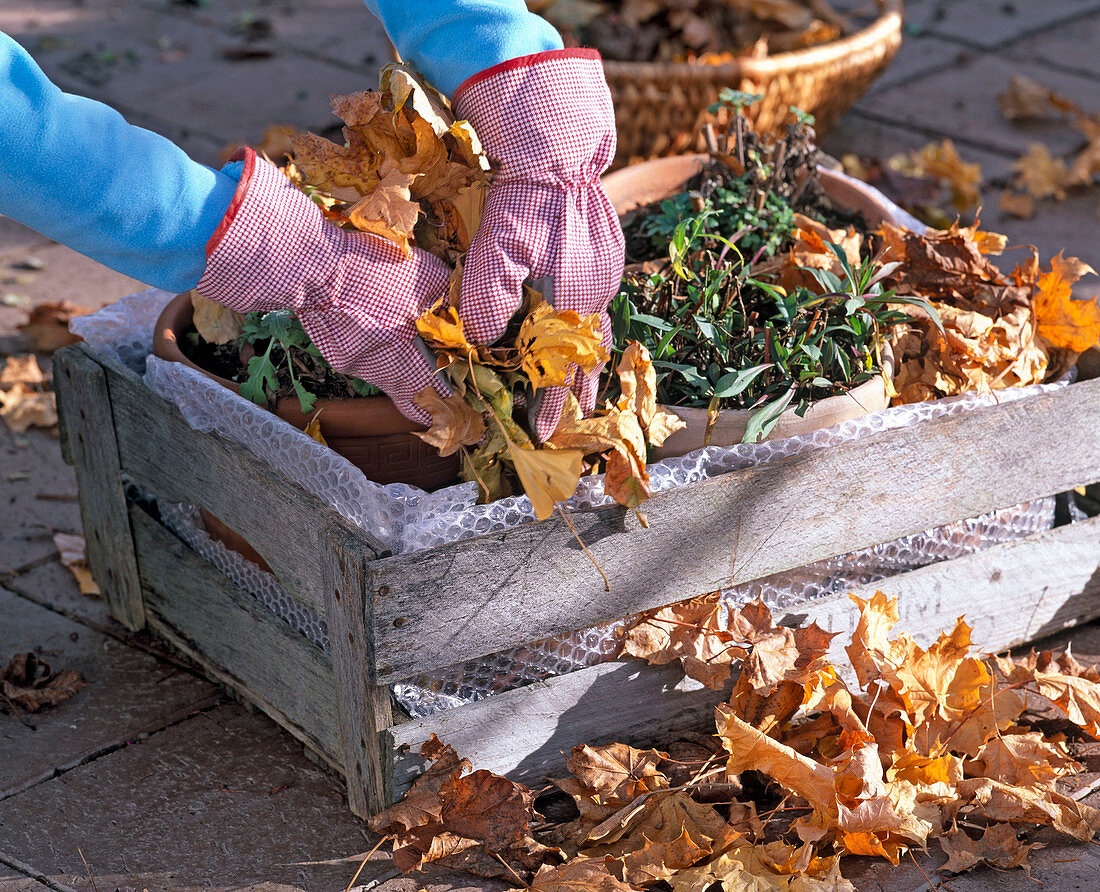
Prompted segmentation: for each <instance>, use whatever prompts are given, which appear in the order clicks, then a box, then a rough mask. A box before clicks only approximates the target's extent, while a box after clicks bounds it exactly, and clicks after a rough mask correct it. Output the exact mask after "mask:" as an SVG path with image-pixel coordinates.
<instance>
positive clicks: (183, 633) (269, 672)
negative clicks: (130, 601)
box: [130, 507, 343, 768]
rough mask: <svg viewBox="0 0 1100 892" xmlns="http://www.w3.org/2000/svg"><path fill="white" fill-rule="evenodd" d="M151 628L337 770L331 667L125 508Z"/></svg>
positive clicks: (179, 545)
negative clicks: (135, 549) (135, 550)
mask: <svg viewBox="0 0 1100 892" xmlns="http://www.w3.org/2000/svg"><path fill="white" fill-rule="evenodd" d="M130 514H131V518H132V522H133V525H134V532H135V538H136V541H137V543H138V560H139V568H140V573H141V581H142V587H143V589H144V591H145V597H146V602H147V604H148V609H149V616H150V625H152V626H153V628H155V629H156V630H157V631H158V632H161V633H162V634H165V636H166V637H168V638H169V640H170V641H172V643H173V644H175V645H177V646H178V647H180V648H181V649H182V650H183V651H184V652H186V653H187V654H188V655H189V656H191V657H192V658H193V659H195V660H196V661H197V662H199V663H200V664H202V666H203V667H204V668H205V669H206V670H207V671H208V672H210V674H212V675H213V676H214V677H215V678H217V679H218V680H219V681H223V682H225V683H226V684H228V685H229V686H230V687H232V688H235V689H236V690H237V691H238V692H239V693H241V694H242V695H243V696H244V697H245V699H247V700H249V701H250V702H252V703H254V704H256V705H257V706H259V707H260V708H261V709H263V710H264V712H266V713H267V714H268V715H269V716H271V717H272V718H273V719H274V720H275V721H276V722H278V723H279V724H280V725H282V726H283V727H284V728H286V729H287V730H288V731H290V732H291V734H293V735H294V736H295V737H297V738H298V739H299V740H301V741H302V742H303V743H305V744H306V745H307V746H309V747H311V748H312V749H314V750H315V751H317V752H319V753H320V754H321V755H322V756H324V758H325V760H326V761H327V762H328V763H329V764H330V765H333V766H334V767H337V768H342V766H343V750H342V748H341V745H340V722H339V712H338V708H337V702H336V685H335V682H334V677H333V668H332V660H331V659H330V658H329V656H328V654H326V653H325V652H324V651H323V650H322V649H321V648H319V647H317V646H316V645H314V644H312V643H310V642H309V641H308V640H307V639H306V638H305V637H304V636H302V635H299V634H297V633H296V632H294V631H292V630H291V629H290V627H289V626H287V625H286V624H285V623H284V622H283V621H282V620H280V619H279V618H278V617H277V616H275V614H273V613H271V612H270V611H268V610H266V609H265V608H264V607H263V606H262V605H260V604H257V603H256V601H255V599H254V598H252V597H251V596H250V595H248V594H247V593H246V592H243V591H240V590H239V589H237V588H236V586H234V585H233V584H232V583H231V582H230V581H229V580H228V579H226V578H225V577H224V576H223V575H222V574H221V573H219V572H218V571H217V570H215V569H214V568H213V567H211V566H210V565H209V564H207V563H206V562H205V561H204V560H202V558H200V557H198V556H197V555H196V554H195V553H194V552H193V551H191V549H190V548H188V547H187V546H186V545H185V544H184V543H182V542H180V541H179V540H178V539H176V538H175V537H174V536H173V535H171V534H170V533H169V532H168V531H166V530H165V529H164V528H163V527H161V526H160V524H158V523H157V522H156V521H154V520H153V519H152V518H151V517H149V516H148V515H147V514H145V512H144V511H142V510H141V509H140V508H137V507H132V508H131V509H130Z"/></svg>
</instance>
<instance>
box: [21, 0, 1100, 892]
mask: <svg viewBox="0 0 1100 892" xmlns="http://www.w3.org/2000/svg"><path fill="white" fill-rule="evenodd" d="M907 17H908V23H907V28H906V39H905V43H904V45H903V47H902V50H901V52H900V54H899V56H898V58H897V60H896V61H895V63H894V65H893V66H892V67H891V68H890V69H889V70H888V71H887V72H886V74H885V75H884V76H883V78H882V79H881V80H880V81H879V82H878V83H877V84H876V85H875V86H874V87H873V88H872V89H871V90H870V91H869V93H868V94H867V96H865V97H864V98H863V99H862V100H861V101H860V102H859V103H858V104H857V105H856V106H855V108H854V109H853V110H852V111H851V112H849V114H848V115H846V116H845V118H844V119H843V120H842V121H841V122H840V124H839V125H838V126H837V128H836V129H835V131H834V132H833V134H832V135H831V136H830V137H829V139H828V140H827V142H826V148H827V149H828V150H830V151H831V152H832V153H834V154H840V153H842V152H846V151H856V152H862V153H865V154H870V155H879V156H882V155H889V154H892V153H894V152H897V151H901V150H904V149H906V148H912V147H917V146H920V145H923V144H924V143H926V142H928V141H929V140H932V139H942V138H944V137H950V138H951V139H953V140H954V141H955V143H956V145H957V146H958V147H959V150H960V152H961V153H962V155H963V157H964V158H965V159H966V160H968V161H976V162H979V163H980V164H981V165H982V169H983V172H984V176H985V184H984V187H983V196H984V198H985V204H986V207H987V208H988V210H987V211H986V212H985V213H984V214H983V222H984V223H985V224H986V225H987V227H988V228H991V229H994V230H997V231H1002V232H1006V233H1008V234H1009V236H1010V238H1011V239H1012V240H1013V241H1014V242H1017V243H1020V244H1025V243H1026V244H1035V245H1037V246H1038V247H1039V249H1040V252H1041V254H1042V256H1043V257H1044V258H1046V257H1049V256H1051V255H1053V254H1055V253H1057V252H1058V251H1059V250H1061V249H1065V250H1066V253H1067V254H1076V255H1078V256H1080V257H1082V258H1083V259H1084V260H1086V261H1087V262H1090V263H1092V264H1093V265H1094V266H1098V267H1100V240H1098V237H1097V235H1096V232H1097V229H1098V221H1097V216H1098V213H1100V207H1098V206H1100V189H1097V190H1093V191H1092V192H1090V193H1088V194H1085V195H1080V196H1077V197H1074V198H1072V199H1071V200H1069V201H1066V202H1064V203H1061V204H1044V205H1043V206H1041V208H1040V212H1039V214H1038V216H1037V217H1036V218H1035V219H1034V220H1030V221H1016V220H1011V219H1008V220H1006V219H1002V218H1001V216H1000V214H999V213H998V212H997V211H996V196H997V194H998V191H999V186H1001V185H1003V183H1004V182H1005V181H1006V179H1007V178H1009V177H1010V176H1011V165H1012V162H1013V160H1014V159H1015V158H1016V157H1017V156H1018V155H1019V154H1020V153H1022V152H1023V151H1025V150H1026V149H1027V147H1028V144H1029V143H1031V142H1033V141H1036V140H1042V141H1044V142H1046V143H1048V144H1049V145H1051V146H1052V148H1053V149H1054V150H1056V151H1062V152H1068V151H1071V150H1073V149H1074V148H1076V147H1077V146H1078V144H1079V141H1080V139H1079V137H1078V135H1077V134H1076V133H1075V132H1074V131H1071V130H1069V129H1068V128H1067V127H1065V126H1063V125H1060V124H1056V123H1040V124H1031V125H1028V126H1026V127H1021V126H1019V125H1014V124H1009V123H1006V122H1004V121H1002V120H1001V119H1000V115H999V113H998V109H997V104H996V100H995V97H996V94H997V93H999V92H1000V91H1001V90H1003V89H1004V86H1005V84H1006V81H1007V78H1008V76H1009V74H1011V73H1014V72H1020V73H1025V74H1028V75H1030V76H1032V77H1034V78H1036V79H1038V80H1040V81H1042V82H1043V83H1045V84H1048V85H1050V86H1051V87H1053V88H1055V89H1057V90H1058V91H1060V92H1063V93H1065V94H1066V95H1069V96H1070V97H1072V98H1074V99H1075V100H1076V101H1078V102H1080V103H1081V104H1082V105H1083V106H1084V107H1086V108H1093V109H1097V110H1100V53H1097V52H1096V46H1097V42H1098V40H1100V0H1047V2H1043V3H1038V2H1035V0H911V2H909V3H908V4H907ZM0 30H3V31H4V32H6V33H8V34H10V35H11V36H13V37H14V38H15V39H16V40H18V41H19V42H21V43H22V44H23V45H25V46H26V47H27V49H28V50H29V51H30V52H31V54H32V55H33V56H34V57H35V58H36V59H37V60H38V61H39V62H40V64H42V66H43V67H44V68H45V69H46V71H47V72H48V73H49V74H50V75H51V77H53V78H54V79H55V80H56V81H57V83H59V84H60V85H61V86H62V87H64V88H65V89H67V90H70V91H72V92H76V93H81V94H84V95H88V96H92V97H95V98H98V99H102V100H105V101H107V102H110V103H111V104H112V105H114V106H115V107H117V108H118V109H119V110H120V111H122V112H123V113H124V114H125V115H126V116H127V117H128V119H130V120H131V121H133V122H134V123H137V124H140V125H142V126H145V127H148V128H150V129H153V130H155V131H158V132H161V133H163V134H165V135H166V136H168V137H170V138H171V139H173V140H175V141H177V142H178V143H180V144H181V145H182V146H184V147H185V148H186V149H187V150H188V151H189V152H190V153H191V154H192V155H193V156H194V157H195V158H197V159H198V160H200V161H203V162H205V163H209V164H217V163H218V162H219V160H220V158H221V156H222V154H223V152H224V151H225V148H226V146H227V145H230V144H233V143H236V142H241V141H254V140H257V139H258V138H259V137H260V135H261V134H262V132H263V130H264V128H265V127H266V126H268V125H269V124H292V125H295V126H297V127H305V128H310V129H313V130H316V131H324V130H325V129H328V128H330V127H332V126H333V125H334V124H335V123H336V121H335V119H334V118H332V117H331V116H330V115H329V114H328V110H327V102H326V101H325V97H327V96H328V95H329V94H330V93H339V92H348V91H352V90H357V89H364V88H367V87H370V86H373V85H374V84H375V81H376V76H377V70H378V67H379V65H380V64H381V63H382V62H383V61H384V60H385V58H386V56H387V52H388V46H387V43H386V40H385V37H384V35H383V33H382V31H381V28H380V27H379V26H378V24H377V23H376V22H375V21H374V19H372V17H371V16H370V14H369V13H367V12H366V10H365V9H364V7H363V5H362V3H361V2H360V0H194V2H191V0H2V2H0ZM28 255H30V256H34V257H36V258H38V259H39V260H40V261H41V269H39V270H27V269H24V268H22V266H21V263H22V261H23V260H24V259H25V258H26V257H27V256H28ZM1084 284H1085V288H1086V289H1087V291H1086V293H1089V294H1093V293H1095V292H1096V291H1098V290H1100V285H1090V284H1089V283H1087V282H1086V283H1084ZM139 287H141V283H139V282H136V281H134V280H132V279H128V278H126V277H125V276H120V275H118V274H116V273H113V272H111V271H109V270H106V269H104V268H103V267H100V266H98V265H96V264H94V263H91V262H90V261H87V260H85V259H84V258H81V257H79V256H78V255H76V254H73V253H72V252H71V251H68V250H67V249H66V248H63V247H61V246H59V245H56V244H53V243H51V242H49V241H48V240H45V239H43V238H42V237H41V236H38V235H37V234H35V233H33V232H30V231H29V230H27V229H25V228H23V227H21V226H19V225H17V224H15V223H13V222H11V221H8V220H4V219H3V218H0V297H8V298H11V299H10V300H5V301H0V356H2V355H3V354H4V353H5V352H16V351H18V350H20V349H21V348H22V345H21V343H20V338H19V336H18V334H17V332H16V330H15V326H16V325H17V324H18V323H19V322H21V321H22V320H23V317H24V310H25V308H26V306H29V305H32V304H37V303H41V302H44V301H50V300H58V299H61V298H66V299H69V300H72V301H74V302H76V303H78V304H82V305H85V306H89V307H98V306H101V305H104V304H106V303H109V302H111V301H113V300H116V299H117V298H119V297H121V296H123V295H125V294H128V293H130V292H132V291H134V290H137V289H138V288H139ZM8 303H16V304H20V306H8V305H7V304H8ZM75 493H76V484H75V480H74V478H73V474H72V472H71V470H70V469H69V468H68V467H67V466H65V465H64V463H63V462H62V460H61V456H60V452H59V450H58V446H57V441H56V439H53V438H51V437H50V435H49V434H47V433H44V432H40V431H32V432H30V433H28V434H27V435H23V436H16V435H13V434H12V433H11V432H10V431H8V430H7V429H6V428H3V427H2V426H0V660H3V661H4V662H5V663H6V661H7V659H8V658H9V657H10V656H11V655H12V654H14V653H17V652H20V651H25V650H39V651H40V652H41V653H42V654H43V656H44V658H45V659H47V660H48V661H50V662H52V663H54V664H55V665H56V666H65V667H71V668H75V669H78V670H80V671H81V672H82V673H83V674H84V675H85V677H87V678H88V679H89V680H90V681H91V684H90V685H89V686H88V687H87V688H86V689H85V690H84V691H83V692H81V694H80V695H78V696H77V697H76V698H74V699H73V700H71V701H69V702H68V703H66V704H63V705H62V706H59V707H57V708H55V709H52V710H49V711H46V712H43V713H41V714H38V715H34V716H29V717H26V721H25V722H20V721H19V720H17V719H16V718H14V717H12V716H10V715H0V892H32V890H41V889H43V888H49V889H81V890H85V889H88V890H92V889H93V888H94V889H97V890H109V889H125V890H130V889H133V890H141V889H149V890H191V889H196V890H197V889H219V890H230V889H234V890H236V889H256V890H272V892H274V890H290V889H306V890H341V889H343V888H344V887H345V886H346V885H347V884H348V882H349V881H350V880H351V877H352V875H353V873H354V871H355V868H356V866H357V859H355V857H354V856H355V855H356V854H357V853H364V852H365V851H367V850H368V849H369V848H370V847H371V845H373V839H372V838H371V835H370V834H369V833H368V832H367V830H366V828H365V826H364V825H363V824H362V822H360V821H358V820H356V819H355V818H353V817H352V816H351V815H350V813H349V812H348V811H347V809H346V808H345V805H344V800H343V794H342V791H341V788H340V785H339V783H338V782H336V781H335V780H334V779H333V778H331V777H330V776H329V775H327V774H326V773H325V772H323V771H322V770H321V769H319V768H318V767H317V766H316V765H315V764H314V763H313V762H311V761H310V760H309V759H307V758H306V757H305V755H304V754H303V753H302V750H301V748H300V747H299V746H298V745H297V744H296V743H295V742H294V741H293V740H292V739H291V738H290V737H289V736H288V735H286V734H285V733H283V732H282V731H281V730H280V729H278V728H277V727H276V726H275V725H273V724H272V723H271V722H270V721H269V720H267V719H266V718H265V717H264V716H262V715H258V714H255V713H253V712H250V711H249V710H248V709H247V708H245V707H244V706H242V705H240V704H238V703H236V702H234V701H232V700H230V699H228V698H227V697H226V696H225V695H224V694H223V693H222V692H221V691H219V689H218V688H217V687H216V686H214V685H212V684H210V683H208V682H207V681H205V680H204V679H203V678H202V677H201V676H200V675H199V674H197V673H196V672H194V671H193V670H192V669H191V668H189V667H188V666H187V665H186V664H184V663H182V662H181V661H179V660H178V659H176V658H175V657H173V656H172V655H171V654H169V653H166V652H165V651H164V649H163V645H161V644H160V643H159V642H157V641H156V639H154V638H151V637H145V636H136V637H135V636H131V635H129V634H128V633H126V632H125V630H123V629H122V628H121V627H120V626H119V625H117V624H116V623H114V621H113V620H111V618H110V617H109V616H108V614H107V612H106V610H105V609H104V607H103V604H102V602H101V601H98V600H95V599H92V598H88V597H85V596H83V595H81V594H80V593H79V591H78V590H77V588H76V585H75V583H74V582H73V580H72V577H71V576H70V575H69V573H68V571H66V570H65V569H64V568H63V567H62V566H61V565H60V563H59V561H58V560H57V557H56V550H55V549H54V546H53V543H52V540H51V536H52V534H53V533H54V532H57V531H65V532H79V531H80V517H79V512H78V511H77V507H76V504H75V501H74V498H75ZM1061 640H1062V641H1068V640H1072V641H1073V642H1074V648H1075V650H1076V651H1078V653H1079V654H1082V655H1086V656H1087V655H1093V656H1095V657H1096V658H1097V659H1100V627H1098V626H1095V625H1093V626H1087V627H1084V628H1082V629H1078V630H1073V631H1071V632H1067V633H1065V634H1064V635H1062V636H1061ZM1087 768H1089V769H1090V772H1089V773H1087V774H1085V775H1084V776H1082V777H1081V778H1080V779H1079V780H1080V783H1081V784H1085V785H1087V784H1089V783H1091V781H1092V779H1093V778H1095V777H1096V776H1097V775H1096V774H1095V773H1093V772H1092V769H1095V768H1100V765H1098V766H1092V765H1089V766H1087ZM1088 801H1090V802H1092V803H1093V804H1094V805H1100V794H1092V795H1091V796H1090V797H1089V798H1088ZM1036 840H1037V841H1044V842H1047V843H1048V846H1047V848H1045V849H1042V850H1039V851H1038V852H1036V853H1035V855H1034V856H1033V859H1032V860H1033V864H1034V867H1033V871H1032V872H1033V877H1034V879H1029V878H1027V877H1026V876H1024V875H1023V874H1022V873H1019V872H1016V873H1004V872H994V871H976V872H974V873H972V874H970V875H967V876H964V877H959V878H955V879H952V880H950V882H949V883H943V882H942V881H941V880H940V879H939V877H938V876H937V875H936V874H935V872H934V870H935V867H936V866H938V865H939V864H941V863H942V862H943V860H944V859H943V857H942V856H941V855H940V853H939V852H938V851H933V852H931V853H930V854H929V855H928V856H925V857H918V858H917V859H916V861H915V862H903V863H902V865H901V866H900V867H898V868H891V867H889V865H886V866H883V865H882V864H876V863H871V862H853V863H852V864H851V865H850V866H849V868H848V870H847V871H846V872H847V873H849V874H850V875H851V876H852V878H853V881H854V882H855V884H856V886H857V888H859V889H860V890H876V892H877V890H899V892H909V890H914V892H915V890H918V889H921V888H929V883H928V882H927V880H926V879H925V875H924V874H922V873H921V870H922V869H923V871H924V872H925V873H927V875H928V876H929V877H931V880H932V883H933V884H934V886H935V887H936V888H945V889H951V890H957V892H971V890H975V892H976V890H985V889H1011V890H1015V889H1021V890H1024V889H1027V890H1032V889H1034V888H1035V886H1036V880H1038V881H1040V882H1041V883H1043V884H1044V885H1045V888H1048V889H1059V890H1073V889H1080V890H1090V889H1098V888H1100V879H1097V877H1098V876H1100V857H1098V855H1097V854H1096V852H1097V847H1096V846H1083V845H1071V844H1066V843H1062V842H1059V841H1057V840H1055V839H1053V838H1049V839H1048V838H1046V837H1044V836H1043V835H1042V834H1039V835H1037V837H1036ZM85 861H86V862H87V867H85ZM357 885H360V886H363V885H366V886H368V887H370V886H378V887H381V888H384V889H386V890H388V892H389V890H392V892H415V890H417V889H419V888H422V887H424V886H425V885H429V886H430V887H431V888H432V889H455V890H458V889H463V888H475V887H476V888H484V887H485V885H486V884H480V885H479V884H477V883H475V882H473V881H472V880H471V879H470V878H468V877H458V876H446V875H433V876H430V877H428V878H423V877H421V878H407V877H396V876H395V875H394V874H393V872H392V870H390V868H389V865H388V859H387V858H385V857H384V856H382V855H376V856H375V858H374V860H373V862H372V863H371V864H370V865H369V866H368V868H367V869H366V870H365V871H364V872H363V874H362V875H361V876H360V878H359V880H358V881H357ZM494 888H496V887H494Z"/></svg>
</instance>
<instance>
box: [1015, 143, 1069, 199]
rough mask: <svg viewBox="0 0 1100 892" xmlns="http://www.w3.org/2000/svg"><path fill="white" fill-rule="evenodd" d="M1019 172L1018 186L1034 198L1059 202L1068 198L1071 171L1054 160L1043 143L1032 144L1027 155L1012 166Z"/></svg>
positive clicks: (1059, 160) (1057, 160) (1060, 160)
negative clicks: (1067, 190) (1051, 198)
mask: <svg viewBox="0 0 1100 892" xmlns="http://www.w3.org/2000/svg"><path fill="white" fill-rule="evenodd" d="M1012 166H1013V168H1014V169H1015V170H1016V172H1017V176H1016V185H1017V186H1018V187H1019V188H1020V189H1023V190H1024V191H1026V192H1027V193H1028V194H1029V195H1031V196H1032V197H1033V198H1048V197H1051V196H1053V197H1054V198H1055V199H1057V200H1058V201H1061V200H1062V199H1064V198H1065V197H1066V187H1067V186H1069V185H1070V176H1069V171H1067V170H1066V164H1065V162H1064V161H1062V159H1060V158H1057V159H1056V158H1053V157H1052V156H1051V154H1050V149H1048V148H1047V147H1046V146H1045V145H1043V143H1039V142H1036V143H1032V144H1031V147H1030V148H1029V149H1028V151H1027V153H1026V154H1025V155H1022V156H1021V157H1020V158H1019V159H1017V161H1016V162H1015V163H1014V164H1013V165H1012Z"/></svg>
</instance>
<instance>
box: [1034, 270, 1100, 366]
mask: <svg viewBox="0 0 1100 892" xmlns="http://www.w3.org/2000/svg"><path fill="white" fill-rule="evenodd" d="M1095 274H1096V270H1094V269H1093V268H1092V267H1091V266H1089V265H1088V264H1087V263H1084V262H1082V261H1081V260H1078V259H1077V258H1076V257H1065V256H1063V254H1062V252H1059V253H1058V256H1057V257H1055V258H1054V259H1053V260H1052V261H1051V268H1050V272H1048V273H1043V274H1042V275H1040V276H1039V280H1038V282H1037V283H1036V284H1037V291H1036V293H1035V298H1034V302H1033V307H1034V310H1035V318H1036V320H1037V322H1038V333H1039V335H1040V336H1042V337H1044V338H1046V339H1047V340H1048V341H1049V342H1050V343H1051V344H1053V345H1054V346H1055V347H1060V348H1062V349H1065V350H1069V351H1071V352H1073V353H1084V352H1085V351H1086V350H1088V349H1090V348H1092V347H1095V346H1098V345H1100V302H1097V301H1096V300H1074V299H1073V291H1072V288H1073V283H1074V282H1076V281H1077V280H1078V279H1080V278H1081V277H1082V276H1085V275H1095Z"/></svg>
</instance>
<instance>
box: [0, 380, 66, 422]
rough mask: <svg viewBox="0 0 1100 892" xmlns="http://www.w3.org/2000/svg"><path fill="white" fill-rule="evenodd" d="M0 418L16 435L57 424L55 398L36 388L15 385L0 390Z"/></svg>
mask: <svg viewBox="0 0 1100 892" xmlns="http://www.w3.org/2000/svg"><path fill="white" fill-rule="evenodd" d="M0 418H2V419H3V420H4V421H5V422H6V423H7V425H8V427H9V428H11V430H13V431H15V433H17V434H21V433H24V432H25V431H26V430H27V429H28V428H31V427H47V428H48V427H53V426H54V425H55V424H57V397H56V396H55V395H54V394H53V393H44V392H43V391H42V390H41V389H39V388H38V387H32V386H28V385H26V384H15V385H13V386H11V387H9V388H8V389H7V390H0Z"/></svg>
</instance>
